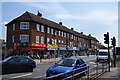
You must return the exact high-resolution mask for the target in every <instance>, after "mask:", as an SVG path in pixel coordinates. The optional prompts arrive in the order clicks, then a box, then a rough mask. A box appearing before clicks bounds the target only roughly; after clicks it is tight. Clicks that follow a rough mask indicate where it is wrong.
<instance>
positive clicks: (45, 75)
mask: <svg viewBox="0 0 120 80" xmlns="http://www.w3.org/2000/svg"><path fill="white" fill-rule="evenodd" d="M45 76H46V75H43V76H38V77H35V78H41V77H45Z"/></svg>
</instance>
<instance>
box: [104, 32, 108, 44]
mask: <svg viewBox="0 0 120 80" xmlns="http://www.w3.org/2000/svg"><path fill="white" fill-rule="evenodd" d="M104 40H105V41H104V43H105V44H109V33H108V32H107V34H104Z"/></svg>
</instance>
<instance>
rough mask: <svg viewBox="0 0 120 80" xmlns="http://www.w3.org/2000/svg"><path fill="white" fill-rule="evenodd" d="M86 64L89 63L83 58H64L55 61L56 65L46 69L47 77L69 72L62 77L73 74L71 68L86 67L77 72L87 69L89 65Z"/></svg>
mask: <svg viewBox="0 0 120 80" xmlns="http://www.w3.org/2000/svg"><path fill="white" fill-rule="evenodd" d="M85 66H87V64H86V63H85V62H84V61H83V59H82V58H64V59H61V60H60V61H58V62H57V63H55V65H53V66H51V67H49V68H48V70H47V71H46V77H50V76H53V75H57V74H60V73H65V72H68V73H66V74H64V75H62V77H67V76H70V75H71V73H72V72H69V71H71V70H74V69H77V68H81V67H84V68H81V69H78V70H76V71H75V73H79V72H82V71H85V70H87V67H85Z"/></svg>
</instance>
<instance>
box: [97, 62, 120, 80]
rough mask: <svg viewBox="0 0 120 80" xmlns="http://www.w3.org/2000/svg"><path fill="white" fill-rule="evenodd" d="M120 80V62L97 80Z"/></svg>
mask: <svg viewBox="0 0 120 80" xmlns="http://www.w3.org/2000/svg"><path fill="white" fill-rule="evenodd" d="M107 79H109V80H120V61H119V62H117V65H116V67H112V68H111V69H110V72H105V73H104V74H102V75H101V76H99V77H98V78H97V79H96V80H107Z"/></svg>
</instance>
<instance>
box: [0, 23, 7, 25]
mask: <svg viewBox="0 0 120 80" xmlns="http://www.w3.org/2000/svg"><path fill="white" fill-rule="evenodd" d="M7 23H8V22H1V23H0V24H1V25H5V24H7Z"/></svg>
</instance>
